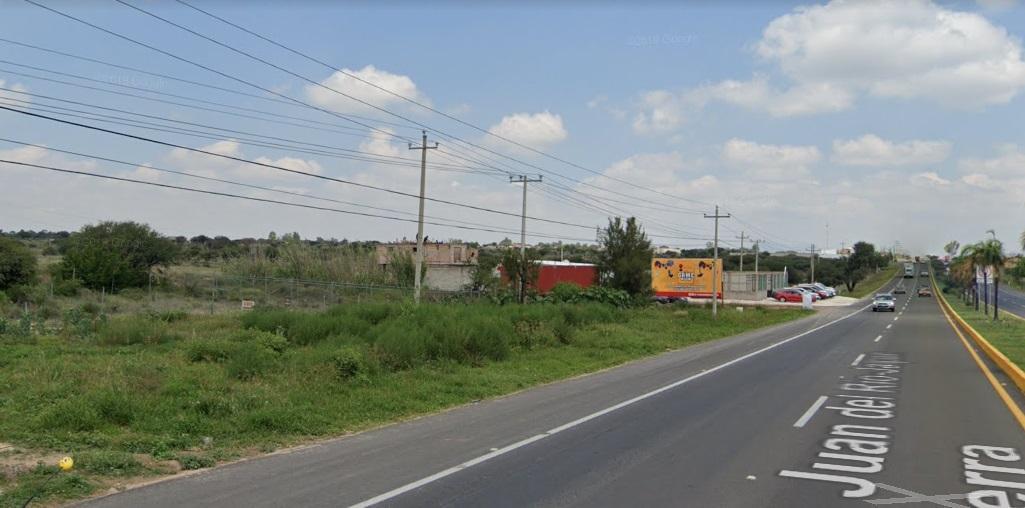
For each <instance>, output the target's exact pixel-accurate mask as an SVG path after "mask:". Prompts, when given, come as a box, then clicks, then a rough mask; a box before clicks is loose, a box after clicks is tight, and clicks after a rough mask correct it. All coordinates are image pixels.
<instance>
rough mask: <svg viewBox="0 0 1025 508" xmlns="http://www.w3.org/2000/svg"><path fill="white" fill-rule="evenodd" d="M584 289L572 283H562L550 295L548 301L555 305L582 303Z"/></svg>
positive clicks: (553, 288)
mask: <svg viewBox="0 0 1025 508" xmlns="http://www.w3.org/2000/svg"><path fill="white" fill-rule="evenodd" d="M581 293H583V288H581V287H580V286H579V285H577V284H574V283H572V282H560V283H558V284H556V285H555V286H554V287H552V290H551V292H549V293H548V301H550V302H553V303H576V302H579V301H580V298H581Z"/></svg>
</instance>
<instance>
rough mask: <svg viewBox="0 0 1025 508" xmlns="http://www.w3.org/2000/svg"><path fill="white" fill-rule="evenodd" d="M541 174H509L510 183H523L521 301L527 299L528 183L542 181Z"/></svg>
mask: <svg viewBox="0 0 1025 508" xmlns="http://www.w3.org/2000/svg"><path fill="white" fill-rule="evenodd" d="M541 179H542V176H541V175H537V178H528V177H527V175H519V176H511V175H510V176H509V183H522V184H523V212H522V213H521V214H520V263H521V264H522V265H523V266H522V267H521V268H522V270H523V271H522V272H520V303H523V302H525V301H526V300H527V272H528V271H529V269H528V267H527V184H528V183H533V182H540V181H541Z"/></svg>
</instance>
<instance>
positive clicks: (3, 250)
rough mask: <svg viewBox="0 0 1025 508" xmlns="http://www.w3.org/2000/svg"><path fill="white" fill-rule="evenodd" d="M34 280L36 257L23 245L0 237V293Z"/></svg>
mask: <svg viewBox="0 0 1025 508" xmlns="http://www.w3.org/2000/svg"><path fill="white" fill-rule="evenodd" d="M35 279H36V256H35V255H34V254H32V251H31V250H29V248H28V247H26V246H25V244H23V243H21V242H19V241H17V240H15V239H13V238H7V237H0V291H5V290H7V289H9V288H11V287H14V286H19V285H27V284H31V283H32V282H34V281H35Z"/></svg>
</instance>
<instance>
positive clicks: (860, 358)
mask: <svg viewBox="0 0 1025 508" xmlns="http://www.w3.org/2000/svg"><path fill="white" fill-rule="evenodd" d="M863 359H865V353H861V354H860V355H858V357H857V358H855V359H854V361H853V362H851V367H857V366H858V364H859V363H861V360H863Z"/></svg>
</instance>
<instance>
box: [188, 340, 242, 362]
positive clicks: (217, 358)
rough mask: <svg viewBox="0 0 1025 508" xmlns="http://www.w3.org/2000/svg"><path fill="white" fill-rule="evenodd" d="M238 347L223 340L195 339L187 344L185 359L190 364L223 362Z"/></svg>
mask: <svg viewBox="0 0 1025 508" xmlns="http://www.w3.org/2000/svg"><path fill="white" fill-rule="evenodd" d="M236 347H238V346H237V345H236V344H234V343H232V342H229V341H227V340H223V339H195V340H191V341H189V342H188V343H186V344H185V357H186V358H188V359H189V361H190V362H223V361H225V360H227V359H228V358H229V357H230V356H231V353H232V351H233V350H234V349H235V348H236Z"/></svg>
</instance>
